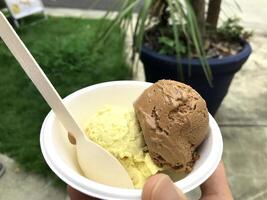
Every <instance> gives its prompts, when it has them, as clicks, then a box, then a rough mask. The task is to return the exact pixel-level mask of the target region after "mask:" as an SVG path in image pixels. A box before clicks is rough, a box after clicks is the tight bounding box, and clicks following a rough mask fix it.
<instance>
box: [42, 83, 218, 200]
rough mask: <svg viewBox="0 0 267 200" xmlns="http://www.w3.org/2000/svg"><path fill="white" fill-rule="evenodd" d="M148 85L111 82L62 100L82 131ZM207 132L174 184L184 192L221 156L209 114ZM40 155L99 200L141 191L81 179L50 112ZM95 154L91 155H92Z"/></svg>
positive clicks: (135, 195)
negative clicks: (100, 111)
mask: <svg viewBox="0 0 267 200" xmlns="http://www.w3.org/2000/svg"><path fill="white" fill-rule="evenodd" d="M150 85H151V83H147V82H141V81H114V82H106V83H100V84H96V85H92V86H89V87H86V88H83V89H81V90H78V91H77V92H74V93H72V94H71V95H69V96H68V97H66V98H65V99H64V102H65V104H66V106H67V107H68V108H69V109H70V111H71V113H72V114H73V116H74V117H75V119H76V120H77V121H78V123H79V125H80V126H81V127H83V128H85V123H86V121H87V119H88V117H89V116H91V115H92V114H94V113H95V112H96V111H97V110H98V109H99V108H101V107H102V106H104V105H107V104H109V105H117V106H130V105H132V103H133V102H134V101H135V100H136V99H137V98H138V97H139V95H140V94H141V93H142V92H143V91H144V89H146V88H147V87H149V86H150ZM209 126H210V132H209V135H208V137H207V138H206V140H205V141H204V142H203V143H202V145H201V147H200V148H199V154H200V159H199V160H197V161H196V163H195V165H194V167H193V170H192V172H191V173H189V174H188V175H187V176H186V177H185V178H183V179H182V180H180V181H178V182H176V183H175V184H176V185H177V187H179V188H180V189H181V190H182V191H183V192H184V193H186V192H189V191H191V190H193V189H194V188H196V187H197V186H199V185H200V184H201V183H203V182H204V181H205V180H206V179H207V178H208V177H209V176H210V175H211V174H212V173H213V172H214V170H215V169H216V167H217V166H218V163H219V161H220V159H221V156H222V150H223V142H222V137H221V132H220V129H219V127H218V125H217V123H216V121H215V120H214V119H213V117H212V116H211V115H209ZM40 144H41V149H42V153H43V156H44V158H45V160H46V162H47V164H48V165H49V166H50V168H51V169H52V170H53V171H54V173H55V174H56V175H57V176H58V177H59V178H61V179H62V180H63V181H64V182H66V183H67V184H69V185H71V186H72V187H73V188H75V189H77V190H79V191H81V192H83V193H85V194H87V195H90V196H94V197H97V198H101V199H114V200H115V199H116V200H120V199H140V198H141V192H142V191H141V190H140V189H123V188H116V187H111V186H107V185H103V184H100V183H97V182H95V181H92V180H89V179H88V178H86V177H84V176H83V174H82V171H81V169H80V168H79V165H78V162H77V160H76V153H75V150H76V149H75V146H73V145H71V144H70V143H69V141H68V137H67V131H66V130H64V128H63V127H62V125H61V124H60V122H59V121H58V120H57V119H56V117H55V115H54V113H53V112H52V111H51V112H49V114H48V115H47V117H46V118H45V120H44V122H43V125H42V129H41V135H40ZM92 153H94V152H92Z"/></svg>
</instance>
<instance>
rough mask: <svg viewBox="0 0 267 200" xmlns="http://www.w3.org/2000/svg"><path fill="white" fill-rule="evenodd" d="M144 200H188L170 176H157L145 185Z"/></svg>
mask: <svg viewBox="0 0 267 200" xmlns="http://www.w3.org/2000/svg"><path fill="white" fill-rule="evenodd" d="M142 200H186V198H185V196H184V194H183V193H182V192H181V190H179V189H178V188H177V187H176V186H175V185H174V184H173V182H172V180H171V179H170V178H169V176H167V175H164V174H157V175H155V176H152V177H150V178H149V179H148V180H147V182H146V183H145V185H144V189H143V193H142Z"/></svg>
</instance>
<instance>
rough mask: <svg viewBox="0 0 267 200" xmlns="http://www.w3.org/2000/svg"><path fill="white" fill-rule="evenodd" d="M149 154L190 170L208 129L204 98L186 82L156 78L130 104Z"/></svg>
mask: <svg viewBox="0 0 267 200" xmlns="http://www.w3.org/2000/svg"><path fill="white" fill-rule="evenodd" d="M134 108H135V112H136V115H137V119H138V121H139V123H140V126H141V129H142V132H143V135H144V139H145V142H146V144H147V147H148V150H149V154H150V156H151V158H152V159H153V161H154V162H155V163H156V164H157V165H158V166H161V167H162V166H163V167H167V168H168V167H171V168H173V169H176V170H177V171H183V172H190V171H191V170H192V167H193V165H194V163H195V161H196V160H197V159H198V157H199V156H198V154H197V152H196V148H197V146H198V145H199V144H201V142H202V141H203V140H204V139H205V137H206V135H207V133H208V123H209V116H208V110H207V107H206V102H205V101H204V99H203V98H202V97H201V96H200V95H199V94H198V93H197V92H196V91H195V90H194V89H192V88H191V87H190V86H188V85H185V84H183V83H179V82H176V81H171V80H160V81H158V82H157V83H155V84H153V85H152V86H151V87H149V88H148V89H146V90H145V91H144V92H143V94H142V95H141V96H140V97H139V98H138V99H137V101H136V102H135V104H134Z"/></svg>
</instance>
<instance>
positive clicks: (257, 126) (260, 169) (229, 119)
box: [0, 0, 267, 200]
mask: <svg viewBox="0 0 267 200" xmlns="http://www.w3.org/2000/svg"><path fill="white" fill-rule="evenodd" d="M33 2H34V1H31V0H21V1H19V0H17V1H15V0H14V1H3V0H0V8H1V10H2V11H3V12H4V13H5V15H6V16H7V17H8V19H9V20H10V22H11V23H12V24H13V26H14V27H15V28H16V31H17V33H18V34H19V35H20V37H21V38H22V40H23V41H24V42H25V44H26V46H27V47H28V48H29V50H30V51H31V52H32V54H33V56H34V57H35V58H36V60H37V61H38V63H39V64H40V66H41V67H42V69H43V70H44V71H45V73H46V74H47V75H48V77H49V79H50V80H51V82H52V83H53V84H54V85H55V87H56V89H57V90H58V91H59V93H60V95H61V96H62V97H65V96H67V95H68V94H70V93H72V92H74V91H76V90H78V89H80V88H83V87H85V86H88V85H92V84H96V83H100V82H105V81H112V80H129V79H135V80H147V77H146V76H147V74H146V73H148V72H146V73H145V70H144V66H143V63H142V62H141V61H138V65H137V68H133V64H132V63H131V62H130V61H129V54H130V53H129V52H130V48H131V45H132V34H130V33H129V32H127V31H125V32H124V33H126V34H121V28H120V27H119V26H118V25H117V26H115V28H114V29H113V30H112V31H111V33H110V34H109V36H108V40H105V42H101V40H99V35H100V33H102V32H103V30H105V27H107V26H108V25H109V19H107V18H106V19H102V17H103V16H104V15H105V14H106V11H112V12H114V13H115V14H116V13H117V12H119V13H120V12H121V9H122V6H121V5H122V4H123V2H124V1H119V0H98V1H96V0H76V1H71V0H43V1H42V2H41V1H40V2H41V4H39V1H38V2H37V4H36V7H35V8H36V10H35V11H36V12H32V10H31V9H29V8H27V9H26V7H27V5H29V3H33ZM20 4H21V5H22V7H19V5H20ZM33 4H34V3H33ZM23 6H25V10H23ZM136 7H137V8H136V12H138V11H139V10H140V9H142V7H143V2H141V1H140V2H139V3H138V4H137V6H136ZM266 7H267V1H265V0H254V1H245V0H236V1H230V0H223V1H222V5H221V13H220V18H219V24H223V21H227V19H230V18H231V19H232V18H235V17H238V18H240V21H239V23H240V24H239V25H238V26H235V25H234V26H230V28H232V30H233V32H235V31H236V30H237V32H238V33H241V32H240V30H241V29H242V31H243V29H244V30H246V31H247V32H246V33H249V34H251V33H252V36H251V37H249V38H248V43H249V44H250V46H251V47H252V53H251V55H250V56H249V58H248V60H247V61H246V62H245V64H244V65H243V66H242V68H241V69H240V70H237V72H236V73H235V75H234V77H233V78H232V79H231V81H230V82H231V85H230V86H229V89H228V88H227V89H226V92H227V94H226V96H225V97H224V98H223V101H222V103H221V104H219V108H218V110H216V112H215V113H214V116H215V119H216V121H217V122H218V124H219V126H220V128H221V131H222V136H223V140H224V152H223V160H224V162H225V167H226V171H227V175H228V180H229V183H230V186H231V190H232V192H233V195H234V199H238V200H239V199H240V200H241V199H242V200H243V199H248V200H264V199H267V179H266V177H267V168H266V166H267V101H266V99H267V79H266V75H267V59H266V57H267V49H266V48H265V45H266V44H267V21H266V20H264V19H265V17H267V13H266V11H265V8H266ZM23 12H24V13H25V16H24V15H22V13H23ZM31 12H32V13H31ZM239 26H240V27H241V28H240V27H239ZM238 27H239V28H238ZM0 28H1V27H0ZM228 28H229V27H228ZM226 29H227V27H226ZM224 30H225V29H224ZM101 31H102V32H101ZM233 32H227V31H226V34H231V33H233ZM172 48H174V47H172ZM220 48H224V47H220ZM226 51H228V50H226ZM231 55H232V54H231ZM215 78H216V77H215ZM209 97H210V98H211V99H214V98H215V96H213V95H210V96H209ZM0 105H1V106H0V162H1V163H3V165H4V166H5V173H4V174H3V175H2V176H1V177H0V200H11V199H12V200H13V199H21V200H24V199H25V200H26V199H33V200H44V199H51V200H53V199H55V200H61V199H62V200H64V199H68V197H67V194H66V189H65V184H64V183H63V182H62V181H61V180H59V179H58V178H57V177H56V176H55V175H54V174H53V172H52V171H51V170H50V169H49V168H48V166H47V165H46V163H45V161H44V159H43V156H42V154H41V151H40V147H39V131H40V127H41V125H42V121H43V120H44V118H45V116H46V114H47V113H48V112H49V110H50V109H49V107H48V106H47V104H46V103H45V102H44V100H43V99H42V97H41V96H40V94H39V93H38V91H37V90H36V89H35V87H34V86H33V85H32V83H31V82H30V80H29V79H28V78H27V77H26V75H25V74H24V72H23V71H22V70H21V68H20V67H19V65H18V63H17V62H16V60H15V59H14V58H13V56H12V55H11V53H10V52H9V51H8V49H7V47H6V46H5V45H4V43H3V42H2V40H0ZM187 195H188V198H189V199H198V198H199V197H200V191H199V189H196V190H194V191H192V192H190V193H189V194H187Z"/></svg>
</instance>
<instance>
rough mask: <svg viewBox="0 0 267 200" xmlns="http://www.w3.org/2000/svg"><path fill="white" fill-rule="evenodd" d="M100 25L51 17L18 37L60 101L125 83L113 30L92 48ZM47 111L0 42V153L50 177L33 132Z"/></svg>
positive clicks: (120, 47) (127, 74)
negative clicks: (94, 87)
mask: <svg viewBox="0 0 267 200" xmlns="http://www.w3.org/2000/svg"><path fill="white" fill-rule="evenodd" d="M101 25H103V21H100V20H86V19H78V18H54V17H53V18H51V17H49V18H48V20H46V21H43V22H40V23H38V24H36V25H34V26H27V27H26V26H25V27H23V28H22V29H20V30H18V34H19V35H20V36H21V38H22V40H23V41H24V42H25V44H26V46H27V47H28V48H29V50H30V51H31V53H32V54H33V56H34V57H35V58H36V60H37V62H38V63H39V64H40V66H41V67H42V69H43V70H44V71H45V73H46V74H47V75H48V77H49V79H50V80H51V82H52V83H53V85H54V86H55V87H56V89H57V90H58V92H59V93H60V95H61V96H62V97H64V96H66V95H68V94H70V93H72V92H73V91H75V90H77V89H80V88H82V87H85V86H88V85H91V84H95V83H99V82H104V81H111V80H122V79H130V78H131V72H130V69H129V67H128V66H127V64H126V62H125V55H124V53H123V52H124V51H123V42H122V40H121V38H120V36H119V34H118V31H119V30H118V29H117V30H115V31H114V32H113V33H112V35H111V37H110V39H109V41H107V42H106V44H104V45H99V47H98V48H96V47H95V43H96V42H97V41H96V39H97V36H98V35H99V31H98V29H99V27H100V26H101ZM49 110H50V108H49V107H48V105H47V104H46V103H45V101H44V100H43V99H42V97H41V95H40V94H39V92H38V91H37V90H36V89H35V87H34V85H33V84H32V83H31V81H30V80H29V79H28V78H27V77H26V74H25V73H24V72H23V70H22V69H21V68H20V66H19V65H18V63H17V61H16V60H15V59H14V58H13V56H12V55H11V53H10V52H9V50H8V49H7V47H6V46H5V45H4V43H3V42H2V40H0V152H1V153H5V154H8V155H9V156H11V157H12V158H14V159H15V160H16V161H17V162H18V163H20V165H21V167H22V168H24V169H25V170H28V171H31V172H35V173H39V174H42V175H44V176H49V177H54V175H52V172H51V170H50V169H49V168H48V166H47V165H46V164H45V161H44V159H43V157H42V154H41V151H40V147H39V131H40V128H41V124H42V121H43V119H44V118H45V116H46V114H47V113H48V112H49Z"/></svg>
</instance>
